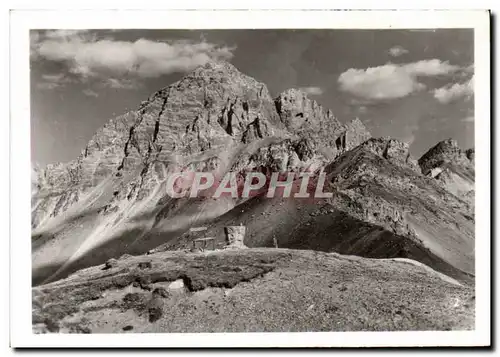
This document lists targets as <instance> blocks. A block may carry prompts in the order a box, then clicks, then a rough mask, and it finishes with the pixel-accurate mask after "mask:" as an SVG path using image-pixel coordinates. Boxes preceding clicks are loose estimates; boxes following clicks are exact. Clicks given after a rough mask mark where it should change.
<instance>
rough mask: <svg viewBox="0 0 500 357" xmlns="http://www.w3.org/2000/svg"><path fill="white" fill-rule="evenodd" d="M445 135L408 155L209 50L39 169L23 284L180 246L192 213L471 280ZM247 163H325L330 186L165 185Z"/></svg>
mask: <svg viewBox="0 0 500 357" xmlns="http://www.w3.org/2000/svg"><path fill="white" fill-rule="evenodd" d="M333 109H335V108H333ZM455 146H456V145H455ZM455 146H454V144H453V143H451V144H449V142H448V141H447V142H444V144H443V143H440V144H438V145H437V146H436V147H435V148H433V149H431V150H430V151H429V152H428V153H426V154H425V155H424V156H423V157H422V158H421V159H420V160H418V162H417V161H416V160H414V159H413V158H411V156H410V155H409V152H408V146H407V145H406V144H404V143H401V142H399V141H397V140H393V139H389V138H383V139H374V138H370V134H369V133H368V132H367V131H366V129H365V128H364V126H363V124H362V123H361V121H359V120H357V119H354V120H353V121H352V122H350V123H348V124H346V125H344V124H341V123H340V122H339V121H338V120H337V119H336V118H335V116H334V114H333V111H331V110H327V109H324V108H322V107H321V106H320V105H319V104H318V103H317V102H315V101H314V100H311V99H309V98H307V96H306V94H305V93H303V92H301V91H299V90H295V89H290V90H287V91H285V92H283V93H282V94H280V95H279V96H278V97H277V98H274V99H273V98H271V96H270V94H269V91H268V90H267V88H266V86H265V85H264V84H263V83H259V82H258V81H256V80H254V79H253V78H250V77H248V76H246V75H244V74H242V73H240V72H239V71H238V70H237V69H236V68H235V67H234V66H232V65H231V64H228V63H225V62H209V63H207V64H206V65H204V66H202V67H199V68H198V69H196V70H195V71H193V72H192V73H190V74H188V75H187V76H186V77H184V78H183V79H181V80H180V81H178V82H176V83H174V84H172V85H170V86H168V87H166V88H164V89H161V90H160V91H158V92H156V93H155V94H153V95H152V96H150V97H149V98H148V99H147V100H146V101H144V102H142V103H141V104H140V106H139V108H138V110H136V111H133V112H129V113H126V114H124V115H122V116H120V117H117V118H114V119H111V120H110V121H109V122H108V124H106V125H105V126H104V127H103V128H102V129H100V130H99V131H98V132H97V133H96V134H95V135H94V137H93V138H92V139H91V140H90V142H89V143H88V145H87V147H86V148H85V149H84V150H83V152H82V153H81V155H80V156H79V157H78V158H77V159H76V160H74V161H72V162H69V163H66V164H58V165H50V166H48V167H46V168H44V169H41V170H39V171H38V172H37V176H38V180H37V184H36V187H35V188H36V190H35V193H34V195H33V198H32V227H33V237H32V259H33V283H34V284H35V285H37V284H41V283H46V282H49V281H54V280H57V279H60V278H63V277H66V276H68V274H70V273H72V272H75V271H77V270H79V269H82V268H86V267H89V266H92V265H98V264H102V263H104V262H105V261H107V260H108V259H110V258H118V257H120V256H121V255H123V254H133V255H141V254H145V253H147V252H148V251H150V250H155V249H156V251H161V250H173V249H185V248H189V247H191V245H192V240H193V238H194V237H193V235H192V234H191V233H189V229H190V228H191V227H195V226H200V225H206V226H208V230H207V232H206V234H207V236H213V237H215V238H216V241H217V244H218V245H219V246H223V245H224V242H223V237H224V236H223V228H224V227H225V226H227V225H239V224H244V225H245V226H247V235H246V237H245V244H246V245H247V246H249V247H273V246H276V245H277V246H278V247H279V248H292V249H308V250H317V251H323V252H338V253H342V254H350V255H359V256H362V257H369V258H409V259H413V260H416V261H419V262H421V263H423V264H426V265H428V266H429V267H431V268H432V269H434V270H437V271H439V272H441V273H444V274H447V275H449V276H451V277H453V278H455V279H457V280H460V281H463V282H467V283H468V282H472V281H473V274H474V207H473V204H472V203H471V202H472V200H473V192H474V191H473V188H474V166H473V151H470V150H468V151H466V152H462V151H460V149H458V151H456V150H455ZM246 170H258V171H261V172H272V171H280V172H301V171H305V170H307V171H313V172H318V171H321V170H322V171H324V172H325V173H326V178H327V180H326V185H325V191H328V192H331V193H332V194H333V196H332V197H331V198H326V199H297V198H289V199H278V198H275V199H269V198H266V197H262V196H256V197H251V198H249V199H233V198H231V197H221V198H220V199H212V198H171V197H170V196H169V195H168V194H167V180H168V177H170V175H171V174H172V173H178V172H193V171H205V172H207V171H209V172H213V173H215V174H216V175H217V176H223V175H224V174H225V173H227V172H229V171H231V172H243V171H246ZM438 171H439V172H438ZM471 197H472V200H471V199H470V198H471ZM388 264H390V263H388Z"/></svg>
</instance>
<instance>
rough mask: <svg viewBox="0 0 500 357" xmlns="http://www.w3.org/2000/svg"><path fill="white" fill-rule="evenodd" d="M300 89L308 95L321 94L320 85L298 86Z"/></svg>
mask: <svg viewBox="0 0 500 357" xmlns="http://www.w3.org/2000/svg"><path fill="white" fill-rule="evenodd" d="M300 90H301V91H303V92H304V93H307V94H309V95H321V94H323V89H321V88H320V87H302V88H300Z"/></svg>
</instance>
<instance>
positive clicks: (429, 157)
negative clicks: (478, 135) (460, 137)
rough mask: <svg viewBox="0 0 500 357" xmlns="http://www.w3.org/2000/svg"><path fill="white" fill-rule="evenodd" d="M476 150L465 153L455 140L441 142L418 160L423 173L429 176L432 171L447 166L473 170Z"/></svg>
mask: <svg viewBox="0 0 500 357" xmlns="http://www.w3.org/2000/svg"><path fill="white" fill-rule="evenodd" d="M473 160H474V149H469V150H467V151H464V150H462V149H461V148H460V146H459V145H458V142H457V141H456V140H454V139H451V138H450V139H447V140H443V141H440V142H439V143H437V144H436V145H435V146H433V147H432V148H430V149H429V150H428V151H427V152H426V153H425V154H424V155H422V157H421V158H420V159H419V160H418V164H419V165H420V167H421V169H422V173H423V174H424V175H427V174H429V173H430V172H431V170H433V169H435V168H439V167H443V166H446V165H452V166H456V167H462V168H466V169H473Z"/></svg>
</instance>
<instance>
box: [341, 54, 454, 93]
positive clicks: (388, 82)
mask: <svg viewBox="0 0 500 357" xmlns="http://www.w3.org/2000/svg"><path fill="white" fill-rule="evenodd" d="M459 69H460V67H459V66H455V65H451V64H449V63H448V62H443V61H440V60H438V59H432V60H422V61H418V62H413V63H408V64H393V63H387V64H385V65H383V66H378V67H370V68H367V69H357V68H350V69H348V70H347V71H345V72H344V73H342V74H341V75H340V76H339V78H338V82H339V84H340V89H341V90H343V91H346V92H349V93H352V94H354V95H356V96H359V97H362V98H366V99H372V100H385V99H396V98H402V97H405V96H407V95H409V94H411V93H413V92H415V91H418V90H422V89H424V88H425V85H424V84H423V83H420V82H419V81H418V77H424V76H438V75H447V74H451V73H453V72H455V71H457V70H459Z"/></svg>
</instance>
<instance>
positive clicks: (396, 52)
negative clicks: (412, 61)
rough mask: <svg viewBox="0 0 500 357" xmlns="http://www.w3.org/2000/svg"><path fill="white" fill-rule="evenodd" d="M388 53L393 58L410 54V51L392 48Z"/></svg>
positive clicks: (399, 47)
mask: <svg viewBox="0 0 500 357" xmlns="http://www.w3.org/2000/svg"><path fill="white" fill-rule="evenodd" d="M388 52H389V54H390V55H391V56H392V57H399V56H402V55H404V54H406V53H408V52H409V51H408V50H407V49H406V48H403V47H401V46H394V47H391V48H390V49H389V51H388Z"/></svg>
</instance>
